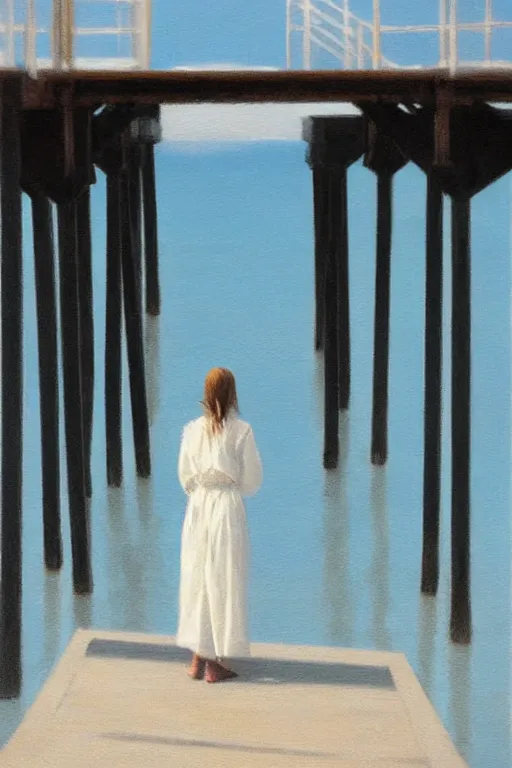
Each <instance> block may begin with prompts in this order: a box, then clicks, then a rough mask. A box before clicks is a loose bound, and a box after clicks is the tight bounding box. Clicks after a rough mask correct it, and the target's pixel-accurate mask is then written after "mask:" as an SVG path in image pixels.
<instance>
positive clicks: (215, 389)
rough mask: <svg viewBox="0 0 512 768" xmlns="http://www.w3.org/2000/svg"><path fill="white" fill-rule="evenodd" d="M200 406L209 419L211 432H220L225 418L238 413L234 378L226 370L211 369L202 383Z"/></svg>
mask: <svg viewBox="0 0 512 768" xmlns="http://www.w3.org/2000/svg"><path fill="white" fill-rule="evenodd" d="M202 405H203V407H204V409H205V410H206V414H207V416H208V418H209V419H211V425H212V431H213V432H220V430H221V429H222V426H223V424H224V421H225V419H226V416H227V415H228V413H229V411H230V410H231V409H232V408H233V409H234V410H235V411H238V398H237V394H236V383H235V377H234V376H233V374H232V373H231V371H229V370H228V369H227V368H212V369H211V371H208V373H207V374H206V379H205V381H204V397H203V400H202Z"/></svg>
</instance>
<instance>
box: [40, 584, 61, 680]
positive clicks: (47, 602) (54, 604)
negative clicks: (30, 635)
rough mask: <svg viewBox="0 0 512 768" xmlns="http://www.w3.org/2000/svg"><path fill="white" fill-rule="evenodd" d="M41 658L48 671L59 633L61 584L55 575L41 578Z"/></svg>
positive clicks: (51, 663) (57, 646)
mask: <svg viewBox="0 0 512 768" xmlns="http://www.w3.org/2000/svg"><path fill="white" fill-rule="evenodd" d="M43 628H44V629H43V658H44V666H45V668H46V669H49V668H50V667H52V666H53V663H54V661H55V653H56V651H57V649H58V648H59V645H60V633H61V583H60V579H59V577H58V575H57V574H56V573H45V574H44V577H43Z"/></svg>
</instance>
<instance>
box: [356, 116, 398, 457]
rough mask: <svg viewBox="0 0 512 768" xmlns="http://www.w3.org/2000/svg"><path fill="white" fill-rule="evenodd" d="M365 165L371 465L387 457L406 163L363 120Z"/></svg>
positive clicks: (390, 143) (372, 125)
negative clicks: (394, 287) (400, 185)
mask: <svg viewBox="0 0 512 768" xmlns="http://www.w3.org/2000/svg"><path fill="white" fill-rule="evenodd" d="M364 133H365V144H366V147H365V156H364V165H365V166H366V167H367V168H370V169H371V170H372V171H374V172H375V173H376V175H377V234H376V258H375V316H374V328H373V334H374V336H373V398H372V440H371V461H372V464H375V465H377V466H382V465H384V464H385V463H386V461H387V458H388V391H389V304H390V288H391V285H390V281H391V243H392V205H393V177H394V175H395V174H396V173H397V172H398V171H399V170H400V169H401V168H403V167H404V165H405V164H406V162H407V159H406V156H405V155H404V154H403V152H402V150H401V149H400V148H399V146H398V145H397V144H396V143H395V142H394V141H393V140H391V139H390V138H389V137H388V136H387V135H386V133H385V132H384V131H382V130H381V129H380V128H379V126H378V124H377V123H376V122H374V121H373V120H371V119H369V118H368V117H366V118H365V120H364Z"/></svg>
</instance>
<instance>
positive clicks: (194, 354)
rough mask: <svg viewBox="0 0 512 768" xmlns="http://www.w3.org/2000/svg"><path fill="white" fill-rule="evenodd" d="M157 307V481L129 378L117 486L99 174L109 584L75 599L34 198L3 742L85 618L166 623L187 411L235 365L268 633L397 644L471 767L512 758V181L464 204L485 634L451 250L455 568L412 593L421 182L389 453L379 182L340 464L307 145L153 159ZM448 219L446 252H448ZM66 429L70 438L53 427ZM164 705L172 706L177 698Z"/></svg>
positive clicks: (96, 462) (368, 228) (98, 528)
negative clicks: (254, 480) (462, 597)
mask: <svg viewBox="0 0 512 768" xmlns="http://www.w3.org/2000/svg"><path fill="white" fill-rule="evenodd" d="M157 162H158V168H157V175H158V195H159V212H160V223H159V226H160V254H161V256H160V259H161V260H160V264H161V282H162V296H163V307H162V316H161V318H160V319H159V320H156V321H155V320H146V325H145V335H146V340H147V373H148V378H149V386H150V410H151V423H152V428H151V429H152V431H151V437H152V454H153V476H152V478H151V480H150V481H149V482H141V481H139V482H137V481H136V479H135V475H134V460H133V449H132V437H131V424H130V416H131V414H130V405H129V396H128V388H127V379H126V363H125V373H124V377H125V381H124V395H123V396H124V403H123V405H124V445H125V483H124V486H123V488H122V489H121V490H118V491H109V490H108V489H107V487H106V482H105V447H104V446H105V433H104V406H103V353H104V341H103V340H104V310H105V265H104V248H105V214H104V210H105V185H104V181H103V179H102V178H101V177H100V178H99V180H98V184H97V186H96V188H95V190H94V195H93V197H94V200H93V215H94V286H95V297H94V301H95V323H96V365H97V369H96V373H97V384H96V393H95V397H96V400H95V430H94V443H93V479H94V497H93V502H92V547H93V560H94V579H95V589H94V594H93V595H92V597H91V598H75V597H74V596H73V593H72V583H71V572H70V547H69V523H68V519H67V502H66V482H65V463H64V462H63V466H62V477H63V488H62V492H63V509H62V514H63V537H64V542H65V565H64V567H63V570H62V573H61V574H59V575H52V576H48V575H46V574H45V570H44V565H43V556H42V530H41V516H42V515H41V472H40V432H39V392H38V379H37V343H36V325H35V306H34V278H33V262H32V256H31V248H30V239H31V231H30V215H29V210H28V207H27V209H26V210H25V217H26V228H25V251H26V258H25V264H26V272H25V286H26V288H25V307H26V309H25V312H26V314H25V436H24V439H25V459H24V462H25V463H24V577H23V579H24V580H23V589H24V593H23V621H24V628H23V656H24V689H23V695H22V698H21V700H20V701H19V702H3V703H0V741H1V742H2V743H5V741H6V740H7V739H8V737H9V736H10V734H11V733H12V731H13V730H14V728H15V727H16V726H17V724H18V723H19V721H20V719H21V718H22V716H23V714H24V712H25V711H26V708H27V707H28V706H29V705H30V704H31V702H32V701H33V699H34V697H35V695H36V694H37V692H38V691H39V689H40V687H41V685H42V684H43V682H44V680H45V679H46V677H47V675H48V674H49V672H50V670H51V668H52V666H53V664H54V663H55V661H56V660H57V659H58V658H59V656H60V654H61V653H62V651H63V650H64V648H65V647H66V645H67V643H68V642H69V640H70V638H71V636H72V633H73V631H74V629H75V628H76V627H77V626H84V627H88V626H91V627H103V628H112V629H127V630H128V629H130V630H143V631H149V632H161V633H173V632H174V631H175V628H176V618H177V588H178V573H179V537H180V529H181V523H182V518H183V512H184V498H183V495H182V492H181V490H180V488H179V486H178V482H177V478H176V461H177V452H178V447H179V440H180V432H181V427H182V425H183V423H184V422H185V421H187V420H188V419H190V418H193V417H194V416H195V415H196V414H197V413H198V400H199V399H200V396H201V386H202V379H203V376H204V374H205V372H206V371H207V370H208V368H209V367H210V366H212V365H226V366H229V367H231V368H232V369H233V370H234V371H235V373H236V375H237V379H238V386H239V396H240V402H241V408H242V414H243V416H244V417H245V418H247V419H248V420H249V421H251V422H252V423H253V425H254V430H255V433H256V437H257V439H258V442H259V445H260V449H261V454H262V457H263V461H264V467H265V483H264V487H263V489H262V491H261V493H260V494H259V496H258V497H257V498H255V499H253V500H251V501H250V503H249V518H250V527H251V535H252V549H253V559H252V585H251V619H252V637H253V639H254V640H255V641H269V642H284V643H304V644H328V645H342V646H352V647H357V648H379V649H392V650H396V651H403V652H404V653H405V654H406V655H407V657H408V659H409V662H410V663H411V664H412V666H413V668H414V670H415V672H416V674H417V675H418V677H419V679H420V681H421V682H422V684H423V686H424V687H425V689H426V691H427V693H428V695H429V697H430V699H431V700H432V702H433V703H434V705H435V707H436V709H437V711H438V712H439V715H440V717H441V718H442V720H443V722H444V723H445V725H446V726H447V728H448V730H449V732H450V734H451V735H452V737H453V739H454V740H455V742H456V744H457V746H458V747H459V749H460V750H461V752H462V753H463V754H464V756H465V757H466V759H467V760H468V762H469V764H470V766H471V767H472V768H498V767H500V766H506V765H509V764H510V751H509V745H510V731H509V711H510V691H509V681H510V674H509V672H510V633H511V594H510V584H511V578H510V577H511V573H510V542H511V530H510V503H511V498H510V470H511V440H510V434H511V429H510V428H511V408H510V402H511V398H510V393H511V344H510V318H511V306H510V295H511V278H510V274H511V272H510V255H511V241H510V207H511V195H510V182H509V179H508V178H505V179H503V180H501V181H499V182H498V183H496V184H495V185H494V186H493V187H492V188H491V189H489V190H487V191H486V192H484V193H482V194H481V195H480V196H479V197H478V198H477V199H476V200H475V203H474V208H473V212H474V213H473V229H472V238H473V240H472V242H473V342H472V343H473V347H472V351H473V379H472V382H473V383H472V582H473V583H472V596H473V616H474V639H473V643H472V645H471V647H470V648H455V647H453V646H452V645H450V643H449V642H448V620H449V579H450V571H449V555H450V547H449V514H450V474H449V472H450V440H449V428H450V383H449V381H450V360H449V342H450V339H449V318H450V288H451V284H450V274H449V250H448V249H447V251H446V257H447V258H446V279H445V286H446V299H445V308H444V311H445V327H446V332H445V339H444V342H445V363H444V372H443V375H444V387H443V398H444V403H443V407H444V415H443V420H444V426H443V428H444V435H443V488H442V547H441V550H442V560H441V578H440V590H439V595H438V597H437V599H435V600H426V599H422V598H421V597H420V590H419V582H420V555H421V507H422V421H423V419H422V409H423V323H424V207H425V179H424V177H423V176H422V174H421V173H420V172H419V171H418V170H416V169H415V168H413V167H409V168H406V169H404V170H403V171H402V172H400V174H399V175H398V176H397V178H396V186H395V203H396V204H395V218H394V244H393V255H392V304H391V361H390V404H389V454H390V458H389V463H388V465H387V467H386V468H385V469H372V467H371V465H370V462H369V447H370V414H371V374H372V333H373V280H374V239H375V224H374V222H375V179H374V177H373V176H372V175H371V174H370V172H369V171H366V170H365V169H363V168H362V167H361V166H357V167H354V168H353V169H351V171H350V177H349V184H350V247H351V253H350V270H351V322H352V350H353V357H352V366H353V368H352V370H353V388H352V399H351V405H350V413H349V415H348V417H347V418H346V419H345V420H343V422H342V425H341V440H342V461H341V466H340V469H339V471H337V472H335V473H332V474H326V473H325V472H324V470H323V469H322V462H321V454H322V365H321V359H320V358H318V357H317V356H316V355H315V353H314V351H313V343H312V339H313V301H312V295H313V270H312V263H313V259H312V213H311V209H312V206H311V188H310V183H311V180H310V174H309V170H308V168H307V167H306V165H305V163H304V147H303V146H302V145H300V144H292V143H291V144H287V143H283V144H279V145H268V144H267V145H253V146H250V147H248V148H246V149H244V150H237V151H229V150H223V151H218V152H213V153H198V154H185V153H180V152H177V151H172V150H170V149H168V148H167V149H166V148H160V150H159V152H158V160H157ZM448 226H449V219H448V218H447V246H448V244H449V239H448V237H449V232H448ZM62 439H63V437H62ZM170 706H172V702H170Z"/></svg>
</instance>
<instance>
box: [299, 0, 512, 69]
mask: <svg viewBox="0 0 512 768" xmlns="http://www.w3.org/2000/svg"><path fill="white" fill-rule="evenodd" d="M424 2H425V6H430V3H432V6H434V0H428V2H427V0H424ZM372 3H373V17H372V18H371V19H370V20H366V19H363V18H360V17H359V16H356V14H355V13H353V12H352V10H351V6H353V5H356V4H357V0H350V3H349V0H286V67H287V69H340V68H341V69H405V68H414V69H424V68H431V67H441V68H449V69H450V70H452V71H454V70H456V69H475V68H476V69H478V68H483V67H487V68H489V67H493V68H507V69H509V68H512V2H511V3H510V8H509V11H508V12H507V15H508V19H499V20H498V19H497V18H495V16H494V13H493V0H474V3H473V8H474V7H475V6H476V7H477V9H478V11H481V14H480V15H481V20H478V21H472V22H467V21H466V22H465V21H463V20H462V17H463V15H464V13H463V11H464V7H463V3H462V2H461V0H438V3H439V11H438V17H437V20H434V23H432V24H423V25H416V26H415V25H402V26H401V25H397V24H394V25H391V24H385V23H384V22H385V18H386V13H387V12H391V11H392V9H393V0H372ZM367 5H368V0H367ZM461 8H462V10H461ZM432 13H434V11H432ZM471 15H472V17H473V16H474V13H473V14H471ZM391 38H394V40H393V43H394V45H393V51H394V54H396V52H398V56H397V55H394V57H393V58H399V59H402V60H400V61H395V60H391V58H388V57H387V56H386V55H385V51H386V49H387V48H389V47H390V45H389V43H390V42H391ZM407 38H408V39H409V41H410V43H411V41H412V44H411V45H410V46H409V47H410V48H411V49H412V50H413V51H414V54H416V55H414V54H413V56H411V53H410V52H409V51H408V50H407V46H406V45H401V41H403V40H405V39H407ZM464 43H466V44H464ZM466 50H468V51H470V52H471V54H473V51H476V55H475V54H473V55H470V56H468V55H467V53H466ZM500 54H501V55H500ZM420 56H424V57H425V58H426V61H425V62H424V63H419V61H418V59H419V57H420Z"/></svg>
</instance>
